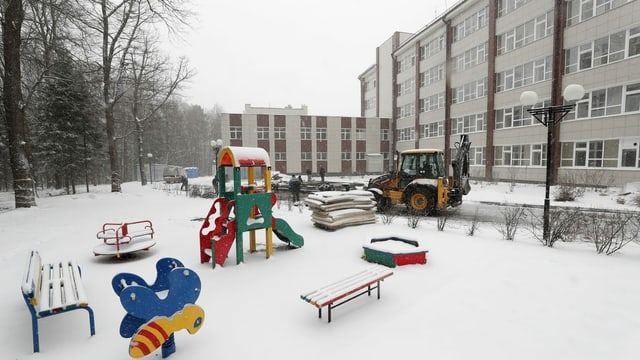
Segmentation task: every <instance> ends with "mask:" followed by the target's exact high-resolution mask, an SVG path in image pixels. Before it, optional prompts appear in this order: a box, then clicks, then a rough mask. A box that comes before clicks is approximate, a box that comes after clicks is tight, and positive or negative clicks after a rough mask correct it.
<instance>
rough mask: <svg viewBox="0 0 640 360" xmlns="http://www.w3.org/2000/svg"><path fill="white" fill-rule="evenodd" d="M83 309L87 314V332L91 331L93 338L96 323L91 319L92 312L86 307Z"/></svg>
mask: <svg viewBox="0 0 640 360" xmlns="http://www.w3.org/2000/svg"><path fill="white" fill-rule="evenodd" d="M84 309H85V310H87V311H88V312H89V330H90V331H91V336H93V335H95V334H96V323H95V320H94V319H93V310H92V309H91V308H90V307H88V306H85V307H84Z"/></svg>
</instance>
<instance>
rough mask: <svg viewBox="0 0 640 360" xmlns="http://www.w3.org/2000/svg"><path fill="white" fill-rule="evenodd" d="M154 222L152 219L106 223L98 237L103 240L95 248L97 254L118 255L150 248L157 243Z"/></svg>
mask: <svg viewBox="0 0 640 360" xmlns="http://www.w3.org/2000/svg"><path fill="white" fill-rule="evenodd" d="M153 235H154V230H153V224H152V223H151V221H150V220H140V221H131V222H122V223H104V224H102V230H100V231H98V233H97V234H96V237H97V238H98V239H100V240H102V241H103V243H102V244H100V245H98V246H96V247H95V248H94V249H93V253H94V254H95V255H116V256H117V257H120V255H121V254H123V253H130V252H133V251H138V250H148V249H149V248H150V247H152V246H153V245H155V243H156V242H155V240H154V238H153Z"/></svg>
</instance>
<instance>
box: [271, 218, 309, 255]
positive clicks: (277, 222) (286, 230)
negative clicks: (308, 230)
mask: <svg viewBox="0 0 640 360" xmlns="http://www.w3.org/2000/svg"><path fill="white" fill-rule="evenodd" d="M273 220H274V223H273V233H274V234H276V236H277V237H278V238H279V239H280V240H282V241H284V242H287V243H289V245H292V246H295V247H302V246H303V245H304V238H303V237H302V236H301V235H300V234H298V233H297V232H295V231H293V229H292V228H291V226H289V223H288V222H286V221H284V220H282V219H280V218H276V217H275V216H274V217H273Z"/></svg>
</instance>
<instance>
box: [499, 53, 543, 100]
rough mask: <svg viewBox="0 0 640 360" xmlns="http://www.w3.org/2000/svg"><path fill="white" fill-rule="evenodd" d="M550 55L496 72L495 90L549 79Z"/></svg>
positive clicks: (504, 89) (503, 89) (508, 88)
mask: <svg viewBox="0 0 640 360" xmlns="http://www.w3.org/2000/svg"><path fill="white" fill-rule="evenodd" d="M552 66H553V63H552V61H551V56H547V57H545V58H543V59H538V60H534V61H530V62H528V63H525V64H522V65H518V66H516V67H514V68H513V69H508V70H505V71H502V72H499V73H497V74H496V92H501V91H506V90H511V89H516V88H519V87H522V86H527V85H530V84H533V83H537V82H541V81H545V80H549V79H551V67H552Z"/></svg>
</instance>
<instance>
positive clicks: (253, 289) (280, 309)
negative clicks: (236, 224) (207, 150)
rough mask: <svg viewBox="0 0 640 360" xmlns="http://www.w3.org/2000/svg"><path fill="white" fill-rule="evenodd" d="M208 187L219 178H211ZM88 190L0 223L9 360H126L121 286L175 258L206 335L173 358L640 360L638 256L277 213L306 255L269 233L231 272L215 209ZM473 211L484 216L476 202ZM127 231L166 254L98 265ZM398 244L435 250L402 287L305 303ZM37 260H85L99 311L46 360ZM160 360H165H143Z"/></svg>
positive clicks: (48, 348)
mask: <svg viewBox="0 0 640 360" xmlns="http://www.w3.org/2000/svg"><path fill="white" fill-rule="evenodd" d="M207 182H209V183H210V178H209V179H203V183H207ZM507 189H508V185H506V186H505V187H500V188H498V187H497V186H496V189H495V193H494V194H493V195H492V196H493V197H494V198H504V197H505V196H507V195H505V194H508V190H507ZM527 189H528V190H522V191H519V192H516V193H515V194H514V195H517V194H520V195H519V196H521V198H519V199H518V200H519V201H521V202H525V201H530V202H532V203H535V202H539V200H540V199H542V195H541V193H540V192H538V193H536V191H539V190H540V188H531V189H529V188H527ZM91 191H92V192H91V193H88V194H78V195H75V196H52V197H42V198H40V199H39V201H38V206H37V207H35V208H32V209H29V210H26V209H20V210H9V211H3V212H0V234H1V236H0V249H1V250H2V256H1V257H0V263H1V264H2V269H3V271H2V272H1V274H0V279H1V280H2V282H3V283H4V284H9V285H8V289H7V290H6V291H5V294H6V295H5V296H3V297H0V307H1V308H2V309H3V314H4V315H3V321H2V325H0V326H1V327H2V328H1V333H2V334H3V336H2V337H0V347H1V348H2V354H3V358H7V359H20V360H25V359H38V360H61V359H77V358H83V357H87V358H92V359H97V360H107V359H108V360H112V359H130V358H131V357H130V356H129V343H130V339H129V338H124V337H122V336H120V334H119V329H120V326H121V322H122V320H123V318H124V317H125V315H126V314H127V311H126V310H125V308H124V307H123V305H122V304H121V303H120V300H119V298H118V296H117V295H116V294H115V293H114V290H113V289H112V284H111V282H112V279H113V278H114V276H115V275H117V274H120V273H132V274H136V275H138V276H140V277H141V278H142V279H145V280H146V281H147V282H149V283H150V282H153V280H154V279H155V277H156V267H155V266H156V263H157V261H158V260H159V259H161V258H165V257H171V258H175V259H178V260H180V261H181V262H182V263H183V264H184V266H185V267H187V268H189V269H191V270H193V271H194V272H196V273H197V274H198V275H199V278H200V282H201V293H200V296H199V297H198V299H197V303H196V304H197V305H198V306H199V307H201V308H202V309H203V311H204V313H205V314H206V321H205V322H204V323H203V324H202V328H201V329H200V330H199V331H198V332H197V333H196V334H190V333H188V332H187V331H185V330H183V331H178V332H176V333H175V338H176V351H175V353H173V354H172V355H171V356H170V357H169V358H170V359H176V360H180V359H189V360H191V359H219V360H226V359H239V358H240V359H263V360H267V359H269V360H270V359H283V358H304V359H330V358H334V359H337V358H357V359H360V358H371V359H382V358H413V357H418V356H419V357H425V356H426V357H429V358H434V359H505V360H507V359H509V360H512V359H557V358H562V359H570V360H573V359H581V360H582V359H594V360H595V359H603V358H610V359H614V358H615V359H622V360H627V359H628V360H630V359H635V358H636V356H637V337H638V335H639V334H640V325H639V323H638V320H637V319H638V318H640V310H638V307H637V304H638V303H639V302H640V283H639V282H638V281H637V279H638V278H639V277H640V266H638V264H640V249H639V248H638V246H637V245H635V244H630V245H629V246H628V247H625V248H624V249H623V250H622V252H621V253H619V254H616V255H614V256H601V255H597V254H595V253H594V251H593V248H592V245H591V244H586V243H582V242H575V243H561V244H558V246H557V248H553V249H549V248H545V247H543V246H541V245H540V244H539V243H538V242H536V241H535V240H532V239H530V238H529V237H528V236H527V234H526V233H522V234H519V235H518V236H517V238H516V240H515V241H504V240H502V239H501V236H500V234H499V233H498V231H497V230H496V229H495V228H494V227H493V226H492V225H490V224H486V225H482V226H481V227H480V229H479V231H478V233H477V234H476V235H475V236H473V237H470V236H467V235H466V234H465V226H466V223H460V222H455V221H453V220H450V222H449V223H447V228H446V229H445V231H442V232H440V231H437V229H436V219H434V218H426V219H425V220H423V221H422V222H421V223H420V224H419V226H418V228H417V229H412V228H410V227H408V226H407V222H406V219H403V218H397V219H395V220H394V222H393V223H392V224H391V225H384V224H382V223H381V222H378V223H376V224H368V225H361V226H353V227H346V228H343V229H339V230H336V231H333V232H327V231H325V230H323V229H320V228H318V227H316V226H314V225H313V223H312V222H311V221H310V215H311V212H310V211H309V210H308V209H302V211H300V210H299V209H298V208H293V209H289V208H287V207H286V206H281V207H278V206H273V207H272V211H273V213H272V215H273V216H274V217H276V218H281V219H284V220H286V221H287V223H288V224H289V225H290V226H291V228H292V229H293V230H294V231H295V232H296V233H299V234H300V235H301V236H304V246H303V247H299V248H291V247H290V246H289V244H287V243H286V242H283V241H281V240H279V239H277V236H274V239H273V240H274V241H273V244H272V254H271V256H270V257H269V258H267V256H266V254H267V244H266V239H265V234H264V233H265V230H264V229H260V230H257V232H256V247H255V252H251V249H250V235H249V233H248V232H245V233H244V234H243V238H244V239H243V241H244V248H243V262H241V263H240V264H237V258H236V257H237V256H236V252H235V249H234V248H233V246H232V247H231V250H230V251H229V253H228V257H227V258H226V261H225V263H224V266H216V267H215V268H212V263H211V262H207V263H201V262H200V260H201V259H200V253H199V239H198V234H199V232H200V229H201V227H202V220H201V219H202V217H204V216H205V215H206V214H207V213H208V212H209V210H210V209H211V205H212V202H213V201H214V200H213V199H203V198H189V197H185V196H180V195H175V194H168V193H166V192H164V191H162V189H160V188H154V187H152V186H146V187H141V186H140V185H139V184H134V183H126V184H123V192H122V193H121V194H112V193H110V192H109V188H108V187H107V186H105V187H96V188H92V189H91ZM490 191H493V190H492V188H491V187H489V186H488V185H487V186H486V188H485V191H484V192H483V193H482V195H483V196H490V195H489V194H487V193H489V192H490ZM472 195H474V193H473V192H472V193H471V194H470V196H472ZM478 195H480V193H478V194H476V196H478ZM529 195H530V196H531V197H532V198H531V199H529V200H527V199H526V198H525V196H529ZM597 199H603V197H598V198H597ZM465 206H471V207H473V206H476V203H475V202H474V200H473V198H471V199H470V200H469V201H468V202H466V203H465ZM129 219H150V220H151V221H152V222H153V229H154V232H155V234H154V239H156V240H157V242H156V244H155V245H154V246H153V247H151V248H150V249H149V250H148V251H145V250H141V251H137V252H135V253H132V254H129V255H128V256H123V257H122V258H120V259H118V258H116V257H115V256H95V255H94V254H93V248H94V246H95V245H96V244H97V243H99V240H98V239H96V232H97V231H98V230H99V229H100V228H101V226H102V224H103V223H105V222H107V221H127V220H129ZM393 236H395V237H401V238H407V239H416V240H419V241H420V245H421V246H422V247H424V248H426V249H428V250H429V252H428V261H427V263H426V264H411V265H404V266H398V267H395V268H393V269H391V270H392V271H393V273H394V274H393V276H391V277H389V278H388V279H387V280H385V281H384V283H383V284H382V296H381V297H380V299H379V300H377V299H375V298H374V297H373V296H371V297H367V296H362V297H359V298H357V299H355V300H353V301H351V302H349V303H347V304H345V305H343V306H341V307H340V308H338V309H337V310H336V311H335V313H334V314H333V318H332V321H331V323H328V322H327V319H326V317H323V318H322V319H318V316H317V315H316V314H315V313H314V310H313V308H312V307H311V306H310V305H309V304H307V303H306V302H304V301H302V300H301V299H300V295H301V294H303V293H304V292H305V291H308V290H311V289H314V288H318V287H321V286H323V285H326V284H329V283H331V282H332V281H333V280H337V279H340V278H344V277H346V276H349V275H351V274H354V273H356V272H358V271H359V270H360V269H363V268H366V267H368V266H370V265H371V264H370V263H368V262H366V261H364V260H363V259H362V257H363V256H364V252H363V245H365V244H370V240H371V239H373V238H384V237H393ZM31 249H37V250H38V251H39V252H40V254H41V256H42V257H43V261H49V260H51V259H75V260H76V261H77V262H78V264H79V265H80V266H81V267H82V279H83V283H84V290H85V292H86V295H87V297H88V298H89V302H90V304H91V307H92V309H93V311H94V313H95V327H96V329H95V330H96V331H95V335H94V336H91V335H90V333H89V326H88V320H87V314H86V312H84V311H70V312H68V313H63V314H59V315H56V316H51V317H48V318H45V319H41V320H40V324H39V327H40V353H38V354H34V353H33V349H32V334H31V323H30V315H29V312H28V309H27V307H26V306H25V304H24V301H23V299H22V296H21V294H20V290H19V286H20V279H21V278H22V273H23V271H24V267H25V260H26V257H27V254H28V252H29V250H31ZM323 315H324V314H323ZM596 340H597V341H596ZM158 351H159V350H158ZM160 356H161V355H160V353H159V352H157V353H154V354H153V355H150V356H149V357H147V358H148V359H159V358H160Z"/></svg>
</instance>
